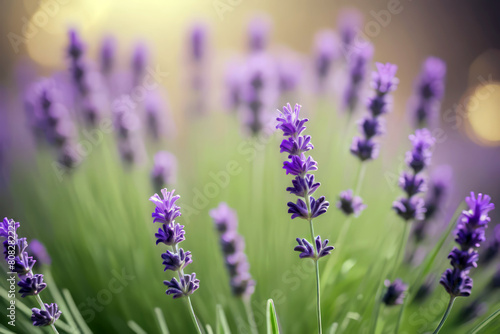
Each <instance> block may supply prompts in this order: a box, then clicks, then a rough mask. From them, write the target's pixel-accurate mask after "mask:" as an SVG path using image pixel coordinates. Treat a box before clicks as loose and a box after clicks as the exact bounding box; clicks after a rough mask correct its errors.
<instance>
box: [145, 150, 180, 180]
mask: <svg viewBox="0 0 500 334" xmlns="http://www.w3.org/2000/svg"><path fill="white" fill-rule="evenodd" d="M176 179H177V159H176V157H175V155H173V154H172V153H170V152H167V151H159V152H157V153H156V154H155V157H154V165H153V169H152V170H151V180H152V182H153V186H154V188H155V189H162V188H164V187H166V186H171V185H173V184H175V181H176Z"/></svg>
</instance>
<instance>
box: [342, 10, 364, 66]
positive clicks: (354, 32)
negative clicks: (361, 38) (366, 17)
mask: <svg viewBox="0 0 500 334" xmlns="http://www.w3.org/2000/svg"><path fill="white" fill-rule="evenodd" d="M337 20H338V23H337V29H338V31H339V32H340V37H341V40H342V49H343V53H344V54H345V55H346V57H348V55H349V54H350V53H351V50H352V49H353V48H355V47H356V45H355V40H356V37H357V36H358V34H359V31H361V29H362V26H363V15H362V14H361V12H359V11H358V10H356V9H354V8H347V9H343V10H342V11H341V12H340V13H339V15H338V18H337Z"/></svg>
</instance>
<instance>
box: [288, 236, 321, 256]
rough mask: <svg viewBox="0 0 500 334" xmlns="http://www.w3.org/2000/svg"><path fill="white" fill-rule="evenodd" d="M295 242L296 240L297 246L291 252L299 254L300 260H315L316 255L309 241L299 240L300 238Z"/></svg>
mask: <svg viewBox="0 0 500 334" xmlns="http://www.w3.org/2000/svg"><path fill="white" fill-rule="evenodd" d="M295 240H297V243H298V245H297V246H295V248H294V249H293V250H294V251H296V252H300V254H299V257H300V258H301V259H304V258H311V259H315V258H316V255H315V254H314V248H313V245H311V243H310V242H309V241H307V240H306V239H300V238H297V239H295Z"/></svg>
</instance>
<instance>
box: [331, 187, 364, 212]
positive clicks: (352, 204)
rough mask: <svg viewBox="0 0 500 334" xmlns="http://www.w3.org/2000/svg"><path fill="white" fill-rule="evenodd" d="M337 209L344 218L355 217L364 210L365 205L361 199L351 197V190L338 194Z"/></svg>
mask: <svg viewBox="0 0 500 334" xmlns="http://www.w3.org/2000/svg"><path fill="white" fill-rule="evenodd" d="M337 208H338V209H339V210H340V211H342V212H343V213H344V214H345V215H346V216H349V215H352V214H354V216H355V217H357V216H359V215H360V214H361V212H362V211H363V210H364V209H366V205H364V204H363V200H362V199H361V197H359V196H353V192H352V190H351V189H348V190H346V191H342V192H341V193H340V196H339V201H338V202H337Z"/></svg>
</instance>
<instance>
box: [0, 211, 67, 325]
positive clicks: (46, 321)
mask: <svg viewBox="0 0 500 334" xmlns="http://www.w3.org/2000/svg"><path fill="white" fill-rule="evenodd" d="M19 227H20V224H19V223H18V222H15V221H14V220H13V219H8V218H7V217H5V218H4V219H3V221H2V222H0V238H3V239H4V241H3V246H4V254H5V261H6V263H7V266H8V269H9V271H11V272H15V273H17V275H18V277H19V282H18V283H17V285H18V286H19V288H20V289H19V293H20V294H21V297H22V298H25V297H28V296H36V297H37V299H38V301H39V302H40V303H41V304H42V303H43V302H42V300H41V298H40V296H39V294H40V292H42V291H43V290H44V289H45V288H46V287H47V283H45V282H44V281H43V275H42V274H34V273H33V266H34V265H35V263H36V260H34V259H33V257H31V256H30V255H29V254H28V252H27V251H26V249H27V248H28V242H27V240H26V238H19V236H18V235H17V229H18V228H19ZM42 247H43V246H42ZM36 248H37V247H35V249H36ZM43 250H44V253H45V254H43V255H44V256H46V257H48V254H46V251H45V248H43ZM37 255H38V256H40V254H37ZM40 258H43V256H40ZM48 258H49V262H50V257H48ZM60 316H61V311H59V309H58V307H57V304H50V305H49V304H43V307H42V308H41V309H38V308H33V309H32V315H31V320H32V322H33V326H51V327H52V330H53V332H54V333H57V329H56V328H55V326H54V323H55V321H56V320H57V319H59V317H60Z"/></svg>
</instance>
